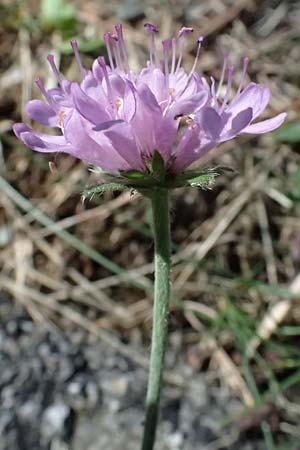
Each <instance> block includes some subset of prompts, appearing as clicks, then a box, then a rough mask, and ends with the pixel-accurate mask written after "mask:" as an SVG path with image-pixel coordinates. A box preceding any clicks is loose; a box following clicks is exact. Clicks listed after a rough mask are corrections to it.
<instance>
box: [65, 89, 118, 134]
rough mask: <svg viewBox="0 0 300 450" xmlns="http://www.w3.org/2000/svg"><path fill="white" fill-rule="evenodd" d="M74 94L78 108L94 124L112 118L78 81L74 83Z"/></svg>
mask: <svg viewBox="0 0 300 450" xmlns="http://www.w3.org/2000/svg"><path fill="white" fill-rule="evenodd" d="M72 95H73V101H74V105H75V108H76V110H77V111H78V112H79V113H80V114H81V115H82V116H83V117H85V118H86V119H87V120H89V121H90V122H91V123H93V124H94V125H97V124H99V123H101V122H106V121H108V120H109V119H110V116H109V115H108V113H107V112H106V111H105V109H104V108H103V107H102V106H103V105H100V104H99V103H98V102H96V101H95V100H93V99H92V98H91V97H89V96H88V95H86V94H85V93H84V92H83V90H82V89H81V88H80V86H79V85H78V84H77V83H73V86H72Z"/></svg>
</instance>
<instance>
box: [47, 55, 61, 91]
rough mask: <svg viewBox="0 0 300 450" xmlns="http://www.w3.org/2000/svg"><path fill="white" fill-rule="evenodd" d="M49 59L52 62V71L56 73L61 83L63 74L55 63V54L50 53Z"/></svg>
mask: <svg viewBox="0 0 300 450" xmlns="http://www.w3.org/2000/svg"><path fill="white" fill-rule="evenodd" d="M47 59H48V61H49V63H50V66H51V69H52V71H53V73H54V76H55V78H56V80H57V82H58V84H59V85H61V81H62V76H61V74H60V72H59V70H58V68H57V67H56V64H55V61H54V55H48V56H47Z"/></svg>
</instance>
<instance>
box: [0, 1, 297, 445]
mask: <svg viewBox="0 0 300 450" xmlns="http://www.w3.org/2000/svg"><path fill="white" fill-rule="evenodd" d="M120 21H122V22H123V24H124V34H125V37H126V43H127V46H128V51H129V54H130V62H131V65H132V67H133V68H134V69H135V70H137V69H138V68H139V67H140V66H141V65H143V64H145V61H146V60H147V55H148V53H147V52H148V50H147V48H148V42H147V35H146V33H144V29H143V23H144V22H145V21H149V22H152V23H155V24H156V25H157V26H158V28H159V29H160V37H161V39H163V38H166V37H169V36H171V35H174V33H176V32H177V30H178V29H179V28H180V27H181V26H182V25H188V26H193V27H194V29H195V33H194V35H195V36H196V37H197V36H198V35H204V36H206V40H205V44H204V46H203V51H202V55H201V58H200V62H199V66H198V69H199V70H201V71H202V72H203V74H204V75H207V76H209V75H210V74H212V75H213V76H214V77H215V78H216V79H218V78H219V76H220V68H221V54H222V49H227V50H229V52H230V60H231V63H233V64H234V65H236V71H237V73H238V74H239V73H241V69H242V64H241V60H242V58H243V57H244V56H248V57H249V58H250V65H249V71H248V74H249V77H251V79H252V80H253V81H257V82H260V83H264V84H266V85H268V86H269V87H270V89H271V91H272V100H271V103H270V105H269V107H268V109H267V111H266V113H265V117H264V118H268V117H271V116H273V115H275V114H277V113H280V112H283V111H287V112H288V118H287V121H286V123H285V125H284V126H283V127H282V128H281V129H280V130H279V131H277V132H274V133H272V134H269V135H266V136H262V137H247V136H243V137H240V138H239V139H237V140H235V141H234V142H228V143H226V144H224V145H222V146H221V147H220V148H218V149H217V150H215V151H214V152H213V153H212V154H210V155H209V156H208V157H207V158H206V160H205V161H204V163H203V164H204V165H205V166H209V167H212V166H214V165H216V164H220V165H226V166H230V167H232V168H234V169H235V171H234V172H233V173H231V172H226V173H225V174H223V175H221V176H220V177H218V178H217V180H216V185H215V187H214V189H213V190H208V191H198V190H196V189H191V190H187V189H183V190H182V189H181V190H178V191H176V192H175V193H174V195H173V206H174V208H173V214H172V228H173V253H174V255H173V261H174V264H173V270H172V277H173V290H172V305H171V327H170V334H171V337H170V341H171V342H173V341H174V339H173V337H174V336H175V337H177V338H178V339H179V344H178V339H177V341H176V342H177V347H178V348H177V358H181V360H182V361H184V364H185V365H186V366H187V367H189V369H190V373H191V374H192V375H191V376H197V374H199V373H201V372H208V373H211V374H212V376H213V378H214V379H215V380H217V383H219V384H220V385H222V386H225V387H226V389H228V390H229V392H230V395H232V396H233V397H237V398H239V399H240V401H241V403H242V405H243V408H242V409H241V410H240V411H239V413H238V414H237V415H236V417H229V418H228V417H227V419H226V420H227V423H229V422H230V423H233V424H234V426H237V427H238V429H239V431H240V432H241V433H242V432H244V431H246V434H245V436H246V437H244V438H243V439H244V441H245V442H246V441H247V442H248V444H249V447H247V448H249V449H251V450H252V449H254V447H252V446H251V436H253V435H255V436H256V435H259V436H261V438H262V439H263V441H264V443H265V444H264V445H265V448H266V449H267V450H275V449H276V450H278V449H282V450H288V449H294V450H297V449H298V450H299V448H300V432H299V422H300V406H299V405H300V303H299V300H300V215H299V212H300V165H299V163H300V153H299V151H300V119H299V117H300V116H299V110H300V4H299V2H298V1H297V0H294V1H293V0H286V1H278V0H246V1H245V0H236V1H233V0H202V1H190V0H182V1H176V0H174V1H171V0H169V1H167V0H165V1H147V2H143V1H141V0H126V1H123V2H119V1H115V0H111V1H110V2H104V1H101V0H98V1H96V0H89V1H81V0H78V1H76V2H75V1H74V2H67V1H66V0H41V1H38V0H32V1H30V0H23V1H21V0H20V1H14V0H2V1H1V3H0V161H1V162H0V173H1V177H0V247H1V253H0V268H1V273H0V288H1V289H2V297H1V298H2V300H3V302H4V298H6V299H9V301H10V302H11V304H12V305H14V306H13V308H15V309H17V310H20V309H22V310H23V311H25V314H26V315H27V316H28V317H29V318H30V321H33V322H35V323H36V324H37V326H38V327H42V328H44V329H47V330H48V329H49V330H51V331H50V332H53V333H54V332H56V331H55V330H56V329H57V328H58V329H60V330H73V329H76V328H78V327H81V328H83V329H84V330H86V332H87V333H91V334H93V335H94V336H96V337H97V339H99V340H100V341H102V342H105V344H106V345H108V346H110V345H111V346H112V347H113V348H114V349H117V351H118V352H120V353H121V354H123V355H125V356H126V357H128V358H130V359H131V360H132V361H133V363H134V364H136V365H138V366H143V367H145V366H146V365H147V362H146V361H147V359H146V358H145V355H146V351H145V349H146V350H147V349H148V348H149V336H150V328H151V306H152V281H153V275H152V270H153V267H152V252H153V244H152V238H151V227H150V225H149V210H148V206H147V205H145V202H144V200H143V199H142V198H140V196H139V195H137V194H133V195H130V194H127V193H125V194H121V195H113V196H112V195H106V194H105V195H104V196H103V197H95V198H94V199H93V201H90V202H85V203H83V202H82V201H81V196H80V193H81V192H82V190H83V189H84V188H85V187H86V186H90V185H93V184H95V183H96V176H95V174H92V173H90V172H89V171H88V169H87V167H86V166H85V165H84V164H83V163H81V162H79V161H77V160H74V159H73V158H71V157H69V156H65V155H55V156H53V155H50V156H48V155H40V154H37V153H34V152H32V151H30V150H28V149H26V148H24V146H23V145H22V144H21V143H20V142H19V141H17V139H16V138H15V137H14V136H13V134H12V132H11V125H12V124H13V123H14V122H15V121H20V120H24V121H25V120H26V121H27V122H28V118H26V115H25V113H24V105H25V104H26V102H27V101H29V100H30V99H32V98H35V97H39V93H38V91H37V89H36V87H35V84H34V79H35V78H37V76H42V77H44V79H45V80H46V84H47V86H54V85H55V82H54V80H53V77H52V74H51V72H50V70H49V67H48V64H47V60H46V56H47V54H48V53H53V54H55V57H56V60H57V61H58V64H59V67H60V70H61V71H62V73H63V74H64V75H65V76H66V77H68V78H71V79H74V80H75V79H77V76H78V74H77V68H76V64H75V61H74V58H73V57H72V54H71V53H72V52H71V47H70V45H69V41H70V39H71V38H76V39H77V40H78V42H79V48H80V51H81V54H82V59H83V63H84V66H85V67H87V68H88V67H90V66H91V63H92V61H93V59H94V58H95V57H96V56H98V55H100V54H101V55H102V54H104V55H105V47H104V43H103V40H102V36H103V33H104V32H106V31H110V30H112V29H113V27H114V25H115V24H116V23H118V22H120ZM194 55H195V45H194V43H193V40H191V42H190V46H189V47H188V48H187V51H186V55H185V60H184V64H185V66H186V67H187V68H189V67H190V66H191V65H192V62H193V58H194ZM237 79H238V75H237ZM248 81H249V80H248ZM235 88H236V86H235ZM1 298H0V302H1ZM3 304H4V303H3ZM5 305H7V303H5ZM15 309H14V311H15ZM11 314H12V312H11V309H8V308H7V306H6V307H5V308H3V309H2V310H1V308H0V320H1V323H2V325H3V327H4V328H5V326H6V323H7V321H8V320H9V319H10V317H11V316H10V315H11ZM172 336H173V337H172ZM171 347H172V346H171ZM173 369H174V373H175V374H176V362H175V363H174V367H172V370H173ZM174 373H173V375H174ZM169 375H170V377H171V378H172V373H169ZM178 376H179V378H180V374H179V375H178ZM0 379H1V375H0ZM171 381H172V380H171ZM173 381H174V380H173ZM181 381H182V383H183V386H184V379H183V380H181ZM247 433H248V434H247ZM251 433H252V434H251ZM37 448H38V447H37ZM214 448H215V447H214ZM216 448H217V447H216ZM218 448H234V447H231V446H230V445H229V446H227V447H218ZM9 450H13V448H10V449H9ZM14 450H15V449H14Z"/></svg>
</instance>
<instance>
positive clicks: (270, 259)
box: [256, 197, 278, 284]
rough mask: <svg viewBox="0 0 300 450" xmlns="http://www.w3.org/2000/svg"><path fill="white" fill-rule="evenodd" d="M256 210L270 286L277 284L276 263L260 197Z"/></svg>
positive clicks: (264, 208) (265, 214) (266, 218)
mask: <svg viewBox="0 0 300 450" xmlns="http://www.w3.org/2000/svg"><path fill="white" fill-rule="evenodd" d="M256 210H257V218H258V223H259V226H260V230H261V236H262V242H263V250H264V255H265V260H266V267H267V275H268V280H269V283H270V284H277V282H278V278H277V271H276V261H275V256H274V250H273V242H272V238H271V234H270V229H269V221H268V216H267V211H266V207H265V204H264V202H263V200H262V198H261V197H260V198H259V199H258V200H257V202H256Z"/></svg>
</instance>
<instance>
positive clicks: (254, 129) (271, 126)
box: [243, 113, 286, 134]
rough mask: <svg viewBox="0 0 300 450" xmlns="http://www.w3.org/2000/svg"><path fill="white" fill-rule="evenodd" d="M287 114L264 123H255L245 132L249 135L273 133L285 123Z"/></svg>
mask: <svg viewBox="0 0 300 450" xmlns="http://www.w3.org/2000/svg"><path fill="white" fill-rule="evenodd" d="M285 118H286V113H281V114H278V115H277V116H275V117H273V118H272V119H267V120H263V121H262V122H258V123H254V124H252V125H249V126H248V127H246V128H245V129H244V130H243V132H244V133H249V134H262V133H268V132H269V131H273V130H275V129H276V128H278V127H280V125H281V124H282V123H283V122H284V120H285Z"/></svg>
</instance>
